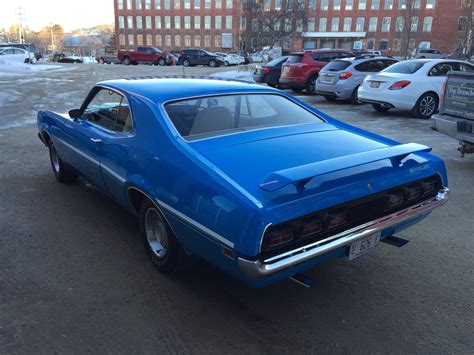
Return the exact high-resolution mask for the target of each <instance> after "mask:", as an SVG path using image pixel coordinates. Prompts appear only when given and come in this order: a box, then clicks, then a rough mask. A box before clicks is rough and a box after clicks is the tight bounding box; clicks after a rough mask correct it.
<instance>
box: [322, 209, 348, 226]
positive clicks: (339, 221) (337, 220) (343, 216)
mask: <svg viewBox="0 0 474 355" xmlns="http://www.w3.org/2000/svg"><path fill="white" fill-rule="evenodd" d="M327 223H328V229H334V228H337V227H342V226H344V225H346V224H347V223H349V215H348V214H347V212H340V213H329V214H328V219H327Z"/></svg>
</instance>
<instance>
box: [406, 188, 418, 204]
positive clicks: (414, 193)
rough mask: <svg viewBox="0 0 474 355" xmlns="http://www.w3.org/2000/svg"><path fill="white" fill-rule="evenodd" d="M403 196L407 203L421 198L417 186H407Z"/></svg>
mask: <svg viewBox="0 0 474 355" xmlns="http://www.w3.org/2000/svg"><path fill="white" fill-rule="evenodd" d="M405 194H406V196H407V200H408V201H413V200H416V199H417V198H418V197H420V196H421V189H420V187H419V186H408V187H407V188H406V189H405Z"/></svg>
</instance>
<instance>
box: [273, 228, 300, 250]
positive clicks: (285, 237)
mask: <svg viewBox="0 0 474 355" xmlns="http://www.w3.org/2000/svg"><path fill="white" fill-rule="evenodd" d="M266 240H267V246H268V248H274V247H276V246H279V245H281V244H285V243H288V242H291V241H292V240H293V231H292V229H291V227H283V228H278V229H275V230H273V231H271V232H270V233H269V234H268V236H267V237H266Z"/></svg>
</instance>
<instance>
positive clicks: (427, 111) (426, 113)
mask: <svg viewBox="0 0 474 355" xmlns="http://www.w3.org/2000/svg"><path fill="white" fill-rule="evenodd" d="M438 102H439V100H438V96H437V95H436V94H435V93H431V92H427V93H426V94H423V95H421V97H420V98H419V99H418V101H417V102H416V104H415V107H414V108H413V111H412V112H413V114H414V115H415V116H416V117H418V118H423V119H428V118H430V117H431V116H432V115H433V114H434V113H436V110H438Z"/></svg>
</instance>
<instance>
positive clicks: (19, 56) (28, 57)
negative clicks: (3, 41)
mask: <svg viewBox="0 0 474 355" xmlns="http://www.w3.org/2000/svg"><path fill="white" fill-rule="evenodd" d="M0 56H2V58H9V59H10V60H13V61H15V62H20V63H29V64H33V63H35V62H36V57H35V54H34V53H31V52H28V51H25V50H24V49H21V48H15V47H1V48H0Z"/></svg>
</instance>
